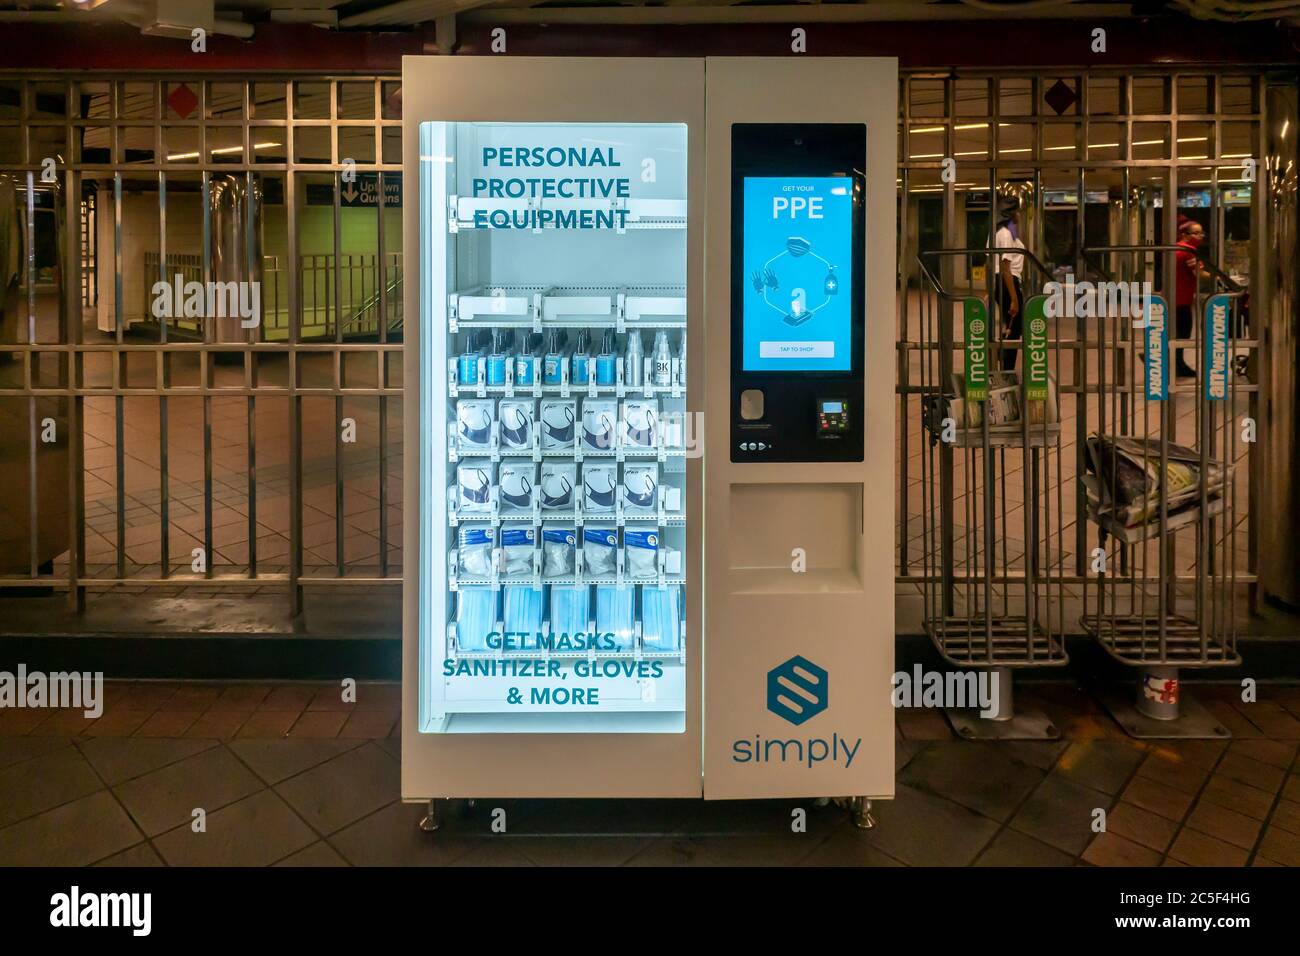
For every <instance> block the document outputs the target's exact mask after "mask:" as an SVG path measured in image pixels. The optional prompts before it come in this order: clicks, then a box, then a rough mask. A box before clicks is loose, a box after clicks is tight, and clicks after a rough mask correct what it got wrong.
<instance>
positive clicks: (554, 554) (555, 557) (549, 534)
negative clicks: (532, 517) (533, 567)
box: [542, 528, 578, 578]
mask: <svg viewBox="0 0 1300 956" xmlns="http://www.w3.org/2000/svg"><path fill="white" fill-rule="evenodd" d="M577 545H578V538H577V534H576V533H575V532H574V530H573V529H572V528H543V529H542V574H544V575H546V576H547V577H551V578H559V577H566V576H568V575H570V574H572V573H573V554H574V550H575V549H576V548H577Z"/></svg>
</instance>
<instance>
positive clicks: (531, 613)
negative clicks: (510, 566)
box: [503, 584, 542, 649]
mask: <svg viewBox="0 0 1300 956" xmlns="http://www.w3.org/2000/svg"><path fill="white" fill-rule="evenodd" d="M503 630H504V631H505V632H506V633H507V634H508V635H510V637H509V640H510V644H509V647H511V648H513V649H523V648H528V649H536V648H537V647H538V646H539V645H540V643H541V642H540V641H539V640H538V638H539V637H540V636H541V633H542V589H541V588H540V587H529V586H528V585H522V584H511V585H509V586H507V587H506V588H505V613H504V628H503Z"/></svg>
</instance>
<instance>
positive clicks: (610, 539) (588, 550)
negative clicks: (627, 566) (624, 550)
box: [582, 528, 618, 577]
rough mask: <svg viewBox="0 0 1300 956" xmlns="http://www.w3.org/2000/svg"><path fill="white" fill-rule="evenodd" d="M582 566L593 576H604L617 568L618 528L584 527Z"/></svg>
mask: <svg viewBox="0 0 1300 956" xmlns="http://www.w3.org/2000/svg"><path fill="white" fill-rule="evenodd" d="M582 568H583V570H584V571H585V572H586V573H587V574H590V575H592V576H593V577H604V576H605V575H609V574H613V573H614V572H615V570H617V568H618V531H617V530H616V529H614V528H583V529H582Z"/></svg>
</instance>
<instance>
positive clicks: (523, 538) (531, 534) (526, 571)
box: [501, 525, 537, 577]
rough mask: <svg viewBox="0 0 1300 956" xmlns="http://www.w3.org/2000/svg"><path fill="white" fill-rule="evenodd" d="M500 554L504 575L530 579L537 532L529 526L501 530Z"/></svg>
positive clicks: (535, 551)
mask: <svg viewBox="0 0 1300 956" xmlns="http://www.w3.org/2000/svg"><path fill="white" fill-rule="evenodd" d="M501 553H502V556H503V559H504V561H505V569H504V570H505V574H506V575H508V576H510V577H532V575H533V558H534V556H535V555H536V553H537V531H536V529H534V528H533V527H532V526H531V525H526V526H524V527H505V528H502V529H501Z"/></svg>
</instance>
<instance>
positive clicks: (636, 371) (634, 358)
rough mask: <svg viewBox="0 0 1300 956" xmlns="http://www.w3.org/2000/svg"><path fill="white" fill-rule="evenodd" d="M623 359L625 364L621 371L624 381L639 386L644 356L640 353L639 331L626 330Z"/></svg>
mask: <svg viewBox="0 0 1300 956" xmlns="http://www.w3.org/2000/svg"><path fill="white" fill-rule="evenodd" d="M623 361H624V364H625V366H626V368H625V369H624V372H623V378H624V381H625V382H626V383H627V384H628V385H632V386H636V387H637V388H640V387H641V383H642V376H643V375H644V374H645V357H644V356H643V355H642V354H641V333H640V332H628V334H627V354H626V356H625V357H624V360H623Z"/></svg>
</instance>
